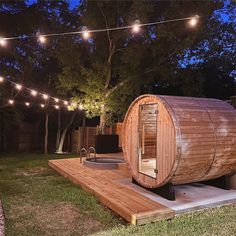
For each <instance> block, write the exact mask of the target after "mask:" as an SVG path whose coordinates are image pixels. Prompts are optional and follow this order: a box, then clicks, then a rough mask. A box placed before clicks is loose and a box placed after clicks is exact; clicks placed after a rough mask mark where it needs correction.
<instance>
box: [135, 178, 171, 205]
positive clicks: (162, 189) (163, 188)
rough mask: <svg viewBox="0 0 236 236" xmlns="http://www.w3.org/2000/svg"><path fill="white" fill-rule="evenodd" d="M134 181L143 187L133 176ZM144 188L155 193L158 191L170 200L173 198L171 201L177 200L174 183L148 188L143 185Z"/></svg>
mask: <svg viewBox="0 0 236 236" xmlns="http://www.w3.org/2000/svg"><path fill="white" fill-rule="evenodd" d="M132 183H133V184H136V185H138V186H141V187H143V186H142V185H140V184H139V183H138V182H137V181H136V180H135V179H134V178H132ZM143 188H145V189H147V190H148V191H151V192H153V193H156V194H158V195H160V196H162V197H164V198H166V199H168V200H171V201H174V200H175V190H174V186H173V184H171V183H167V184H165V185H163V186H161V187H159V188H146V187H143Z"/></svg>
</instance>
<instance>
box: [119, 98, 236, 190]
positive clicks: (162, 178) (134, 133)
mask: <svg viewBox="0 0 236 236" xmlns="http://www.w3.org/2000/svg"><path fill="white" fill-rule="evenodd" d="M122 136H123V138H122V139H123V140H122V142H123V151H124V158H125V160H126V162H127V163H128V164H129V167H130V170H131V174H132V176H133V178H134V180H135V181H136V182H137V183H138V184H140V185H142V186H144V187H146V188H158V187H161V186H163V185H165V184H167V183H171V184H173V185H178V184H186V183H192V182H199V181H206V180H211V179H216V178H218V177H221V176H225V175H229V174H232V173H233V172H235V171H236V110H235V109H234V108H233V107H232V106H231V105H229V104H228V103H226V102H224V101H221V100H217V99H208V98H192V97H174V96H161V95H150V94H147V95H143V96H140V97H138V98H137V99H136V100H135V101H134V102H133V103H132V104H131V105H130V107H129V109H128V111H127V113H126V116H125V119H124V123H123V130H122Z"/></svg>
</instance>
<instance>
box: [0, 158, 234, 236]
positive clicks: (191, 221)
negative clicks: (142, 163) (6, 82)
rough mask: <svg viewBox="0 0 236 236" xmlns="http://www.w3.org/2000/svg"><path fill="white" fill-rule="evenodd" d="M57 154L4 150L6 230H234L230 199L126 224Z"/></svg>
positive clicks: (0, 180) (1, 180)
mask: <svg viewBox="0 0 236 236" xmlns="http://www.w3.org/2000/svg"><path fill="white" fill-rule="evenodd" d="M66 157H68V155H67V156H66ZM70 157H71V158H72V157H73V156H72V155H71V156H70ZM56 158H63V156H61V155H47V156H44V155H39V154H15V155H14V154H7V155H1V156H0V195H1V200H2V203H3V206H4V211H5V216H6V235H7V236H8V235H91V234H97V235H109V236H110V235H186V236H189V235H236V207H235V206H232V205H231V206H225V207H221V208H216V209H213V210H207V211H202V212H196V213H193V214H188V215H183V216H180V217H176V218H175V219H173V220H171V221H162V222H157V223H153V224H148V225H144V226H131V225H127V224H125V223H124V221H123V220H122V219H121V218H120V217H118V216H117V215H115V214H114V213H113V212H111V211H110V210H108V209H106V208H105V207H104V206H102V205H100V204H99V203H98V202H97V201H96V199H95V198H94V197H93V196H92V195H91V194H89V193H87V192H85V191H83V190H82V189H81V188H80V187H79V186H76V185H74V184H72V183H71V182H69V181H68V180H67V179H65V178H63V177H61V176H60V175H58V174H57V173H56V172H55V171H54V170H52V169H50V168H49V167H48V165H47V161H48V160H49V159H56ZM64 158H65V156H64Z"/></svg>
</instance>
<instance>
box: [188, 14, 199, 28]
mask: <svg viewBox="0 0 236 236" xmlns="http://www.w3.org/2000/svg"><path fill="white" fill-rule="evenodd" d="M198 19H199V16H198V15H195V16H193V17H192V18H191V19H190V20H189V22H188V23H189V26H191V27H195V26H196V25H197V23H198Z"/></svg>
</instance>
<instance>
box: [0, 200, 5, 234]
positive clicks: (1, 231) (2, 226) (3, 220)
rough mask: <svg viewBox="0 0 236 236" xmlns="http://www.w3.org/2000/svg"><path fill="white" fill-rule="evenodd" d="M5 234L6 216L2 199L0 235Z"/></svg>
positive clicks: (0, 206) (0, 204) (0, 205)
mask: <svg viewBox="0 0 236 236" xmlns="http://www.w3.org/2000/svg"><path fill="white" fill-rule="evenodd" d="M4 235H5V217H4V211H3V207H2V202H1V201H0V236H4Z"/></svg>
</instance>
